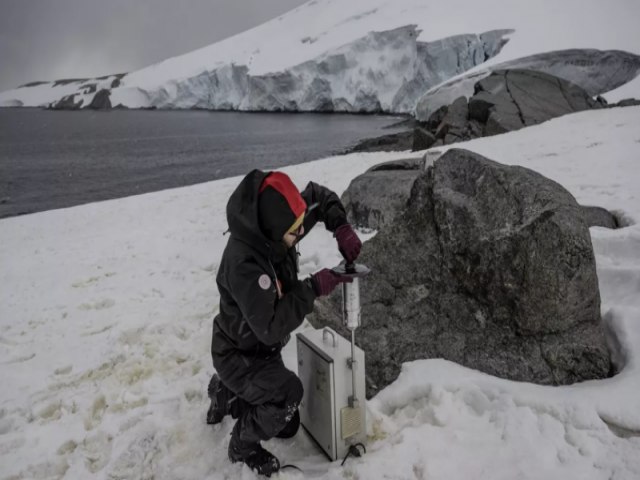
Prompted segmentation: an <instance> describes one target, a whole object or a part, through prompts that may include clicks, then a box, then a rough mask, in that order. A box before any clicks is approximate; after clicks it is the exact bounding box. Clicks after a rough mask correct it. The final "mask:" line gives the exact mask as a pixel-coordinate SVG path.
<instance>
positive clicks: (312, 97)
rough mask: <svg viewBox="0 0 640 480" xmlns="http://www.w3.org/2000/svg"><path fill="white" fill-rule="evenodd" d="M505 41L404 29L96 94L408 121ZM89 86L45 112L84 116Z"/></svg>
mask: <svg viewBox="0 0 640 480" xmlns="http://www.w3.org/2000/svg"><path fill="white" fill-rule="evenodd" d="M511 33H513V30H508V29H504V30H492V31H488V32H484V33H480V34H462V35H455V36H451V37H446V38H442V39H439V40H436V41H431V42H420V41H418V40H417V39H418V36H419V34H420V30H419V29H418V27H417V26H416V25H407V26H403V27H399V28H395V29H392V30H387V31H378V32H370V33H368V34H366V35H365V36H363V37H361V38H359V39H357V40H355V41H353V42H350V43H348V44H346V45H343V46H341V47H338V48H334V49H331V50H329V51H327V52H325V53H323V54H322V55H320V56H318V57H316V58H314V59H312V60H308V61H305V62H303V63H300V64H298V65H295V66H293V67H291V68H289V69H287V70H284V71H281V72H274V73H268V74H264V75H252V74H251V71H250V68H249V67H248V66H247V65H238V64H233V63H232V64H224V65H222V66H218V67H216V68H214V69H211V70H206V71H203V72H201V73H200V74H198V75H195V76H190V77H187V78H181V79H175V80H170V81H168V82H166V83H164V84H162V85H160V86H159V87H155V88H141V87H139V86H137V85H133V84H127V76H124V77H123V78H121V79H119V81H118V84H116V85H114V86H110V85H104V84H101V85H99V89H106V90H108V92H109V94H110V101H111V104H112V105H113V106H114V107H117V106H124V107H132V108H160V109H175V108H178V109H189V108H202V109H212V110H244V111H321V112H363V113H365V112H366V113H375V112H393V113H409V112H411V111H413V109H414V108H415V105H416V102H417V101H418V99H419V98H420V97H421V96H422V95H423V94H424V93H425V92H426V91H427V90H429V89H430V88H431V87H433V86H435V85H438V84H440V83H442V82H443V81H445V80H447V79H449V78H451V77H453V76H456V75H459V74H461V73H463V72H465V71H467V70H469V69H471V68H473V67H475V66H476V65H479V64H481V63H483V62H485V61H486V60H488V59H489V58H492V57H493V56H495V55H497V54H498V53H499V52H500V50H501V49H502V47H503V46H504V45H505V43H506V42H507V41H508V40H507V38H505V37H506V36H507V35H509V34H511ZM307 41H312V40H310V39H307ZM283 54H284V53H283ZM92 82H93V83H95V82H94V81H93V80H84V81H78V82H77V84H76V86H75V88H73V89H72V90H69V88H66V89H65V90H64V92H61V95H60V96H59V97H58V100H56V101H54V102H52V103H51V104H50V105H49V106H51V107H53V108H90V105H91V103H92V100H93V99H92V97H93V96H94V95H95V93H94V92H89V91H88V89H87V85H93V83H92ZM52 87H53V85H52ZM27 88H28V87H27ZM38 88H42V86H39V87H38ZM103 95H105V93H104V92H103Z"/></svg>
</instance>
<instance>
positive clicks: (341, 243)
mask: <svg viewBox="0 0 640 480" xmlns="http://www.w3.org/2000/svg"><path fill="white" fill-rule="evenodd" d="M335 236H336V240H337V241H338V250H340V253H341V254H342V256H343V257H344V260H345V261H346V262H347V263H348V264H349V263H353V262H355V260H356V258H358V255H360V249H361V248H362V242H361V241H360V239H359V238H358V235H356V232H354V231H353V228H351V225H349V224H348V223H345V224H344V225H340V226H339V227H338V228H337V229H336V231H335Z"/></svg>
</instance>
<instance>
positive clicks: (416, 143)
mask: <svg viewBox="0 0 640 480" xmlns="http://www.w3.org/2000/svg"><path fill="white" fill-rule="evenodd" d="M436 140H437V138H436V137H435V135H434V134H432V133H431V132H430V131H429V130H427V129H426V128H424V127H421V126H417V127H416V128H415V129H414V130H413V145H412V147H411V150H412V151H414V152H416V151H418V150H426V149H428V148H431V146H432V145H433V144H434V143H436Z"/></svg>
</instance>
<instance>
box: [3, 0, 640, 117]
mask: <svg viewBox="0 0 640 480" xmlns="http://www.w3.org/2000/svg"><path fill="white" fill-rule="evenodd" d="M550 12H552V14H550ZM637 18H640V2H619V3H614V4H611V3H610V2H607V1H605V0H564V1H563V2H561V3H558V2H557V1H555V0H538V1H536V2H512V1H511V0H484V1H483V2H472V1H470V0H448V1H447V2H439V3H438V2H430V1H426V0H350V1H349V2H344V1H339V0H311V1H309V2H307V3H305V4H303V5H301V6H299V7H297V8H295V9H293V10H291V11H290V12H287V13H285V14H283V15H281V16H279V17H277V18H274V19H272V20H270V21H268V22H265V23H264V24H262V25H259V26H257V27H255V28H253V29H250V30H248V31H246V32H242V33H239V34H237V35H235V36H233V37H230V38H227V39H225V40H222V41H220V42H217V43H214V44H211V45H208V46H206V47H203V48H200V49H198V50H194V51H192V52H188V53H185V54H183V55H179V56H176V57H173V58H168V59H166V60H164V61H162V62H159V63H156V64H153V65H150V66H148V67H145V68H142V69H140V70H137V71H134V72H130V73H127V74H119V75H112V76H106V77H100V78H95V79H70V80H63V81H60V80H59V81H56V82H32V83H30V84H27V85H24V86H22V87H18V88H16V89H13V90H9V91H6V92H0V106H3V107H17V106H25V107H26V106H39V107H54V108H110V107H123V108H160V109H190V108H195V109H215V110H242V111H319V112H326V111H332V112H354V113H357V112H366V113H374V112H384V113H411V114H415V115H416V116H418V117H421V116H424V115H426V113H425V112H427V111H429V109H433V104H434V103H438V102H446V101H448V100H451V99H453V98H456V97H457V96H460V95H468V92H469V91H471V90H470V89H472V86H473V83H474V82H473V80H474V79H479V78H482V76H483V75H488V74H489V73H490V72H491V71H492V70H494V69H495V68H497V66H498V65H500V67H501V68H505V66H513V68H527V67H529V68H532V69H538V70H540V71H544V72H546V73H551V74H554V75H557V76H560V77H562V78H565V79H567V80H570V81H573V82H575V83H578V84H579V85H585V84H586V85H587V86H590V82H591V83H593V82H592V78H594V77H598V76H600V77H605V76H606V75H608V74H612V75H613V76H614V77H616V79H617V80H616V82H613V83H612V82H609V83H607V82H603V81H602V78H600V79H597V78H596V81H595V83H596V84H597V88H595V89H592V90H594V91H596V92H597V94H605V93H607V92H608V90H606V88H608V87H609V86H610V85H614V84H615V85H618V86H623V87H624V92H626V94H628V95H629V96H635V97H640V81H635V80H634V78H636V79H637V78H638V73H639V71H638V68H636V65H637V55H638V54H640V50H639V47H638V46H639V45H640V29H638V28H637V21H636V19H637ZM603 19H605V20H606V19H608V20H606V21H604V20H603ZM616 52H617V53H616ZM569 57H573V58H572V59H571V58H569ZM598 57H599V58H600V59H598ZM603 58H604V59H608V60H606V61H605V60H602V59H603ZM567 59H568V60H567ZM594 59H595V60H594ZM572 62H573V63H572ZM590 62H591V66H589V63H590ZM619 67H620V68H619ZM598 69H603V70H601V71H599V72H598ZM621 72H622V73H621ZM602 85H605V86H606V88H604V87H602ZM615 85H614V87H612V88H614V89H615ZM587 89H588V90H589V88H587ZM589 91H591V90H589ZM619 91H621V90H619ZM616 95H617V94H616Z"/></svg>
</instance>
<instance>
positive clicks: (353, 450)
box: [340, 443, 367, 467]
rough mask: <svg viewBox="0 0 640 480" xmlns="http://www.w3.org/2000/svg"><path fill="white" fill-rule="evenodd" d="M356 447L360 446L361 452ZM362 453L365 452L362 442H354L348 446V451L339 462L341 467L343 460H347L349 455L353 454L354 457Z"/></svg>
mask: <svg viewBox="0 0 640 480" xmlns="http://www.w3.org/2000/svg"><path fill="white" fill-rule="evenodd" d="M358 447H362V450H363V452H360V450H358ZM363 453H367V448H366V447H365V446H364V445H363V444H362V443H356V444H354V445H351V446H349V451H348V452H347V454H346V455H345V457H344V460H342V463H341V464H340V466H341V467H342V466H344V462H346V461H347V458H349V455H353V456H354V457H361V456H362V454H363Z"/></svg>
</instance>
